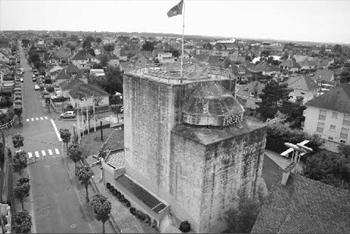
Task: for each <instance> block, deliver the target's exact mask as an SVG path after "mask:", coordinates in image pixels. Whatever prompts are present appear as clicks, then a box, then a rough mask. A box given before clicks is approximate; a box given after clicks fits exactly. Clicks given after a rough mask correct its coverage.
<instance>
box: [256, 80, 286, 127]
mask: <svg viewBox="0 0 350 234" xmlns="http://www.w3.org/2000/svg"><path fill="white" fill-rule="evenodd" d="M291 91H292V89H289V88H288V84H286V83H282V84H280V83H279V82H277V81H275V80H270V81H269V82H268V83H267V84H266V86H265V88H264V89H263V90H262V94H260V95H259V97H260V98H261V102H259V103H258V108H257V109H256V111H257V112H258V113H259V114H260V116H261V117H262V119H263V120H264V121H266V119H268V118H271V119H272V118H274V117H275V115H276V114H277V111H278V110H279V108H280V107H279V106H280V103H281V102H283V101H286V100H288V99H289V93H290V92H291Z"/></svg>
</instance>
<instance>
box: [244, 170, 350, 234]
mask: <svg viewBox="0 0 350 234" xmlns="http://www.w3.org/2000/svg"><path fill="white" fill-rule="evenodd" d="M292 169H293V165H292V166H288V167H287V168H286V169H284V170H283V171H282V170H279V171H277V172H278V173H277V175H276V177H277V178H278V179H277V180H276V182H275V183H274V184H273V185H272V187H271V189H270V192H269V195H268V197H267V198H266V199H265V201H264V203H263V205H262V207H261V209H260V212H259V215H258V217H257V219H256V221H255V224H254V226H253V228H252V230H251V233H350V222H349V215H348V213H349V210H350V192H349V190H346V189H340V188H336V187H333V186H331V185H328V184H324V183H321V182H319V181H315V180H312V179H309V178H306V177H304V176H302V175H299V174H296V173H293V172H291V170H292Z"/></svg>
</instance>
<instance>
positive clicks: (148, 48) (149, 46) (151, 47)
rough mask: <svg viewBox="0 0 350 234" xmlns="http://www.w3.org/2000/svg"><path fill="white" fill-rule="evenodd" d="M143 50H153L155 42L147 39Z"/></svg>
mask: <svg viewBox="0 0 350 234" xmlns="http://www.w3.org/2000/svg"><path fill="white" fill-rule="evenodd" d="M142 50H144V51H151V52H152V51H153V50H154V45H153V43H152V42H150V41H145V43H144V44H143V45H142Z"/></svg>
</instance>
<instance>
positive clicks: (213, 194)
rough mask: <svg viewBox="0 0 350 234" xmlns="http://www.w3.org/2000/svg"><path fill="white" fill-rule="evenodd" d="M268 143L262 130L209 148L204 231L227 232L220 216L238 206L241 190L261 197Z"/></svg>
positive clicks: (202, 202)
mask: <svg viewBox="0 0 350 234" xmlns="http://www.w3.org/2000/svg"><path fill="white" fill-rule="evenodd" d="M265 143H266V133H265V128H264V127H260V128H258V129H251V130H250V131H248V132H246V133H243V134H241V135H237V136H234V137H232V138H230V139H227V140H223V141H220V142H217V143H215V144H212V145H209V146H208V147H207V150H206V153H205V159H206V163H205V172H204V176H203V193H202V201H201V218H200V220H201V223H200V232H204V233H205V232H221V231H224V230H225V229H226V224H225V223H223V222H222V221H221V219H220V217H222V216H223V215H225V212H226V211H227V210H228V209H230V208H233V207H235V206H236V205H237V204H236V201H235V200H236V199H237V197H238V196H237V195H238V194H237V193H238V191H239V190H240V189H242V190H243V191H244V194H245V195H246V196H248V197H252V196H255V195H256V194H257V191H258V178H260V177H261V173H262V166H263V160H264V149H265Z"/></svg>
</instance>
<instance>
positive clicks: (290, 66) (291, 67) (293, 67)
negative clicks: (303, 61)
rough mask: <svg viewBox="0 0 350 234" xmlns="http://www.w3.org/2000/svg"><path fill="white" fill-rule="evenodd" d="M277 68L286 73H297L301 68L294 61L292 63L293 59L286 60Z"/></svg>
mask: <svg viewBox="0 0 350 234" xmlns="http://www.w3.org/2000/svg"><path fill="white" fill-rule="evenodd" d="M279 66H280V68H282V69H283V70H287V71H290V72H296V71H299V70H300V68H301V66H300V65H299V64H298V63H297V62H296V61H294V60H293V59H286V60H284V61H283V62H282V63H281V64H280V65H279Z"/></svg>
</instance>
